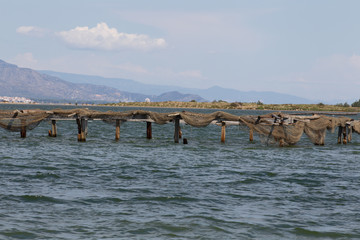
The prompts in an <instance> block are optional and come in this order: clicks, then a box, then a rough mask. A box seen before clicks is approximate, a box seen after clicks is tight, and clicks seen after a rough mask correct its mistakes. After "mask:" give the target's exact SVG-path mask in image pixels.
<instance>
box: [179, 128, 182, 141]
mask: <svg viewBox="0 0 360 240" xmlns="http://www.w3.org/2000/svg"><path fill="white" fill-rule="evenodd" d="M179 138H182V131H181V127H180V125H179Z"/></svg>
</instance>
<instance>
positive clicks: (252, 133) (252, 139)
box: [249, 128, 254, 142]
mask: <svg viewBox="0 0 360 240" xmlns="http://www.w3.org/2000/svg"><path fill="white" fill-rule="evenodd" d="M249 141H250V142H252V141H254V130H253V129H252V128H250V131H249Z"/></svg>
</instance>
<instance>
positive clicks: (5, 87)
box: [0, 60, 205, 102]
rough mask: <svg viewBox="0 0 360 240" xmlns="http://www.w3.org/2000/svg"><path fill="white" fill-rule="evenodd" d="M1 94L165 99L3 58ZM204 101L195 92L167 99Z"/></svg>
mask: <svg viewBox="0 0 360 240" xmlns="http://www.w3.org/2000/svg"><path fill="white" fill-rule="evenodd" d="M0 95H4V96H21V97H27V98H32V99H35V100H49V101H51V100H64V101H70V100H72V101H96V102H119V101H122V102H129V101H144V100H145V99H146V98H149V99H151V101H157V99H158V98H159V99H164V96H159V97H158V96H156V95H145V94H139V93H132V92H128V91H121V90H119V89H116V88H112V87H110V86H105V85H95V84H90V83H73V82H69V81H65V80H63V79H61V78H59V77H56V76H51V75H48V74H43V73H40V72H38V71H35V70H32V69H29V68H19V67H17V66H16V65H14V64H9V63H6V62H4V61H2V60H0ZM189 98H191V99H195V100H197V101H204V100H205V99H203V98H201V97H199V96H196V95H192V94H180V93H178V94H172V95H171V94H168V98H167V99H166V100H172V101H186V100H187V99H189Z"/></svg>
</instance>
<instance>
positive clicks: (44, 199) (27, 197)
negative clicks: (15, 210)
mask: <svg viewBox="0 0 360 240" xmlns="http://www.w3.org/2000/svg"><path fill="white" fill-rule="evenodd" d="M19 198H20V199H21V200H22V201H25V202H49V203H64V200H61V199H57V198H52V197H47V196H43V195H22V196H19Z"/></svg>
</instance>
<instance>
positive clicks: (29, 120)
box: [0, 109, 360, 146]
mask: <svg viewBox="0 0 360 240" xmlns="http://www.w3.org/2000/svg"><path fill="white" fill-rule="evenodd" d="M64 120H73V121H75V122H76V124H77V129H78V133H77V139H78V141H79V142H85V141H86V137H87V133H88V121H89V120H95V121H96V120H101V121H104V122H108V123H111V124H113V125H114V126H115V140H119V139H120V126H121V124H122V123H124V122H144V123H145V122H146V129H145V130H146V138H147V139H152V123H156V124H167V123H173V124H174V142H175V143H179V142H180V139H181V138H182V131H181V125H182V124H188V125H191V126H194V127H206V126H208V125H209V124H216V125H218V126H220V127H221V135H220V142H222V143H225V141H226V128H227V127H229V126H244V127H247V128H248V131H249V141H253V140H254V133H257V134H259V135H260V136H262V137H263V138H264V139H265V140H266V143H267V144H268V143H269V142H270V141H272V142H277V143H278V144H279V146H286V145H294V144H296V143H297V142H298V141H299V140H300V138H301V136H302V135H303V133H305V134H306V135H307V136H308V137H309V138H310V140H311V141H312V142H313V143H314V144H316V145H324V144H325V134H326V131H327V130H332V131H334V130H335V128H336V127H337V128H338V139H337V142H338V143H339V144H341V143H342V144H347V143H349V142H350V141H351V139H352V133H353V132H356V133H360V121H359V120H354V119H351V118H347V117H341V116H340V117H334V116H332V117H331V116H325V115H320V114H312V115H305V114H304V115H297V114H293V115H290V114H283V113H270V114H266V115H260V116H259V115H241V116H237V115H232V114H230V113H226V112H221V111H218V112H214V113H210V114H199V113H194V112H186V111H182V112H175V113H157V112H151V111H143V110H136V111H126V112H112V111H108V112H100V111H93V110H88V109H72V110H62V109H54V110H51V111H45V110H21V111H18V110H15V111H9V110H0V127H3V128H5V129H7V130H9V131H18V132H20V137H22V138H25V137H26V132H27V130H31V129H33V128H34V127H36V126H37V125H38V124H39V123H40V122H41V121H50V122H51V129H50V130H49V131H48V134H49V136H50V137H57V135H58V129H57V126H56V123H57V121H64ZM183 143H185V144H186V143H187V139H186V138H184V139H183Z"/></svg>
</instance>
